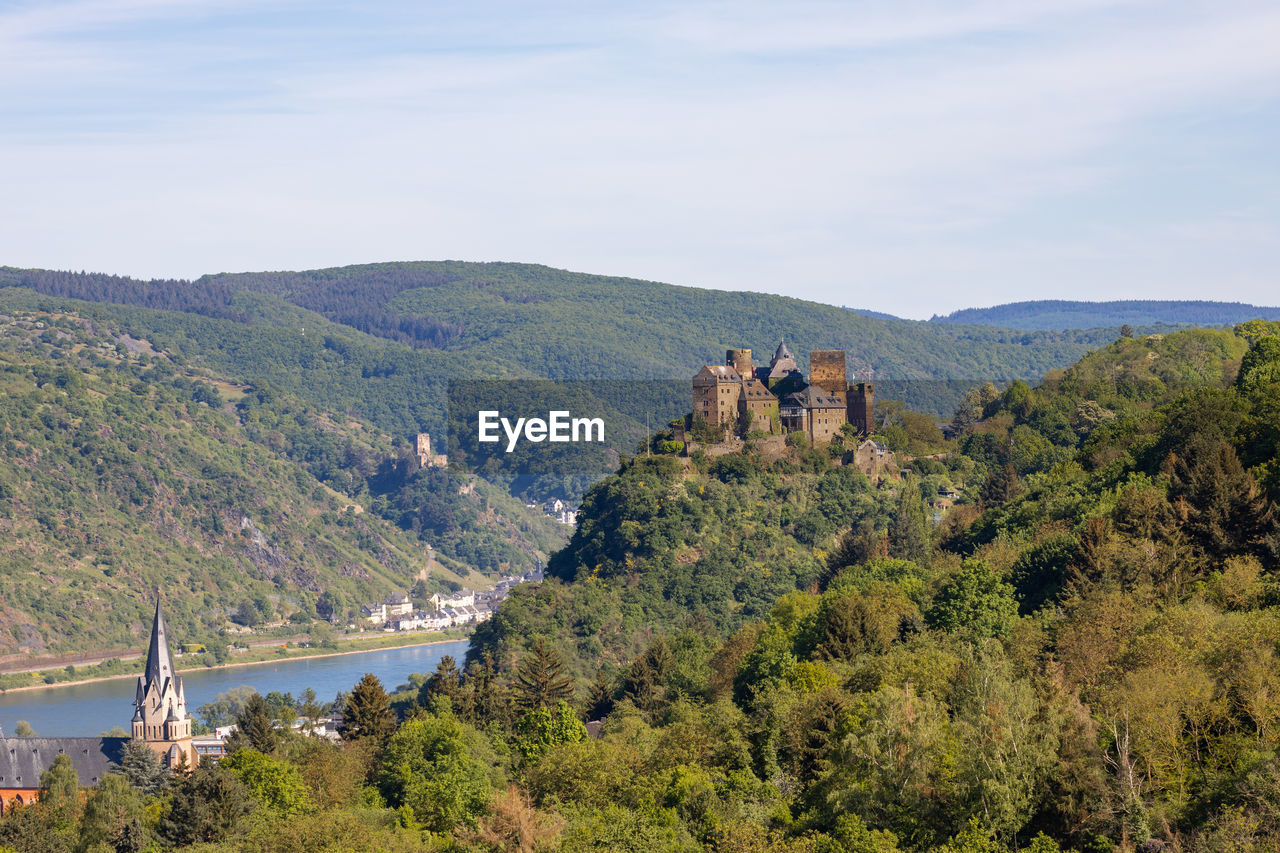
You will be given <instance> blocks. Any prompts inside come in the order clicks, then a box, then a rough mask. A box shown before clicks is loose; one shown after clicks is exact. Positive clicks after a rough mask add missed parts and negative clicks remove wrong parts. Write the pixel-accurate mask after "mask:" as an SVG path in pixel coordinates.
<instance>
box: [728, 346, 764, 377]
mask: <svg viewBox="0 0 1280 853" xmlns="http://www.w3.org/2000/svg"><path fill="white" fill-rule="evenodd" d="M724 363H725V364H727V365H729V366H730V367H732V368H733V369H734V370H736V371H738V375H739V376H741V377H742V378H743V379H750V378H751V377H753V376H755V375H756V369H755V368H754V367H752V366H751V350H749V349H731V350H727V351H725V354H724Z"/></svg>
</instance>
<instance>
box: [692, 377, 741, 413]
mask: <svg viewBox="0 0 1280 853" xmlns="http://www.w3.org/2000/svg"><path fill="white" fill-rule="evenodd" d="M741 393H742V375H741V374H739V373H738V371H736V370H734V369H733V368H732V367H730V366H729V365H721V364H715V365H713V364H706V365H703V367H702V369H701V370H699V371H698V372H697V374H696V375H695V376H694V377H693V416H694V418H701V419H702V420H703V421H705V422H707V423H709V424H725V425H726V426H732V425H733V424H734V423H735V422H736V421H737V419H738V398H739V396H740V395H741Z"/></svg>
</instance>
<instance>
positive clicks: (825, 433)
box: [778, 385, 848, 445]
mask: <svg viewBox="0 0 1280 853" xmlns="http://www.w3.org/2000/svg"><path fill="white" fill-rule="evenodd" d="M778 411H779V414H780V416H781V418H782V426H783V428H784V429H785V430H786V431H787V432H803V433H804V434H805V435H807V436H808V437H809V442H810V443H811V444H815V445H817V444H828V443H830V442H831V439H832V438H833V437H834V436H836V435H837V434H838V433H839V432H840V427H842V426H844V425H845V424H846V423H847V422H848V421H847V420H846V418H845V403H844V401H843V400H840V399H837V398H836V397H833V396H831V395H830V394H828V393H827V392H826V391H825V390H823V389H822V388H821V387H819V386H817V385H810V386H809V387H808V388H805V389H804V390H803V391H796V392H793V393H791V394H788V395H787V396H786V397H783V398H782V404H781V406H779V410H778Z"/></svg>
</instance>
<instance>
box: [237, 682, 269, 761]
mask: <svg viewBox="0 0 1280 853" xmlns="http://www.w3.org/2000/svg"><path fill="white" fill-rule="evenodd" d="M272 723H273V720H272V716H271V708H270V707H269V706H268V705H267V700H266V699H263V698H262V695H261V694H259V693H254V694H253V695H252V696H250V697H249V700H248V701H247V702H245V703H244V708H243V709H242V710H241V711H240V713H239V714H238V715H237V716H236V731H235V733H234V734H233V735H232V736H231V737H230V738H228V739H227V750H228V751H230V752H234V751H236V750H237V749H245V748H249V749H256V750H257V751H258V752H261V753H263V754H265V755H270V754H271V753H273V752H275V749H276V743H277V742H278V740H279V733H278V732H277V731H276V729H275V726H274V725H273V724H272Z"/></svg>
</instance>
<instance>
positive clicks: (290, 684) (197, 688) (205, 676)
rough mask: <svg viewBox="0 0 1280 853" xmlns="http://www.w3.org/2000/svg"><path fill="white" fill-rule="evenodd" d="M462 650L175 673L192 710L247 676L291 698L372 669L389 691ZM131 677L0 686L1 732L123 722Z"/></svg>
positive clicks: (326, 694) (413, 649) (60, 732)
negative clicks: (21, 726) (10, 688)
mask: <svg viewBox="0 0 1280 853" xmlns="http://www.w3.org/2000/svg"><path fill="white" fill-rule="evenodd" d="M466 653H467V641H466V640H457V641H454V642H450V643H436V644H433V645H430V646H407V647H404V648H398V649H379V650H377V651H372V652H358V653H356V654H347V655H334V656H331V657H324V658H312V659H310V660H280V661H264V662H262V663H256V664H246V665H244V666H232V667H221V668H213V669H193V670H188V671H186V672H182V673H179V674H180V675H181V676H182V682H183V688H184V690H185V691H186V694H187V707H188V708H189V709H190V710H191V713H192V715H193V716H194V715H195V713H196V709H197V708H199V707H200V706H201V705H203V704H204V703H206V702H209V701H211V700H212V699H214V698H216V697H217V695H218V694H219V693H222V692H223V691H225V690H229V689H231V688H232V687H240V686H241V685H246V684H247V685H248V686H250V687H253V688H255V689H257V691H258V692H259V693H261V694H262V695H264V696H265V695H266V694H268V693H270V692H271V691H273V690H274V691H278V692H280V693H292V694H293V695H294V698H297V697H298V696H300V695H301V694H302V691H304V690H306V689H307V688H308V687H310V688H311V689H312V690H314V691H315V692H316V697H317V699H318V700H319V701H321V702H328V701H330V700H332V699H333V697H334V696H336V695H337V694H338V691H339V690H350V689H351V688H352V687H354V686H355V684H356V682H357V681H359V680H360V678H361V677H362V676H363V675H364V674H365V673H366V672H372V673H373V674H374V675H376V676H378V678H380V679H381V680H382V685H383V686H384V687H385V688H386V689H387V692H388V693H390V692H391V691H393V690H395V688H396V686H397V685H400V684H404V683H405V682H407V681H408V680H409V674H410V673H414V672H431V671H433V670H434V669H435V668H436V664H437V663H439V662H440V659H441V658H442V657H444V656H445V655H453V657H454V659H455V660H456V661H458V665H459V667H461V665H462V659H463V657H464V656H465V655H466ZM136 685H137V678H136V677H134V678H119V679H112V680H110V681H95V682H92V683H88V684H72V685H66V686H62V687H50V688H47V689H43V690H23V691H16V692H11V693H4V694H0V728H2V729H3V731H4V733H5V735H6V736H12V735H13V733H14V727H15V726H16V725H17V724H18V720H26V721H27V722H28V723H30V724H31V727H32V728H33V729H34V730H35V732H36V734H38V735H41V736H44V737H60V736H61V737H91V736H93V735H100V734H102V733H103V732H104V731H107V730H108V729H110V728H111V727H112V726H120V727H122V728H124V729H126V730H127V729H128V728H129V721H130V720H131V719H132V718H133V696H134V691H135V687H136Z"/></svg>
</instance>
